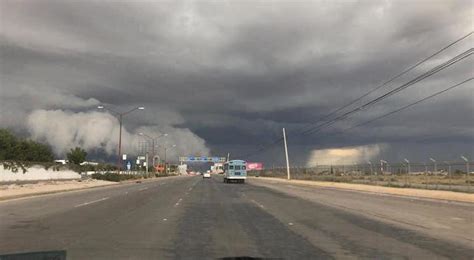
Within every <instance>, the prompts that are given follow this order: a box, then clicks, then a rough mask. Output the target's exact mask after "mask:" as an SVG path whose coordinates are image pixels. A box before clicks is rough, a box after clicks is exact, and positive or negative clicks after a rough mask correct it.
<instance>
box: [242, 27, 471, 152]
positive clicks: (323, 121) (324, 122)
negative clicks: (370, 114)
mask: <svg viewBox="0 0 474 260" xmlns="http://www.w3.org/2000/svg"><path fill="white" fill-rule="evenodd" d="M473 33H474V32H472V31H471V32H469V33H468V34H466V35H464V36H462V37H461V38H458V39H457V40H455V41H453V42H451V43H449V44H448V45H446V46H444V47H443V48H441V49H439V50H438V51H436V52H434V53H433V54H431V55H429V56H428V57H426V58H424V59H423V60H421V61H419V62H417V63H415V64H414V65H412V66H410V67H409V68H407V69H405V70H403V71H402V72H401V73H399V74H397V75H395V76H394V77H392V78H390V79H389V80H387V81H385V82H384V83H382V84H380V85H378V86H376V87H375V88H373V89H371V90H369V91H368V92H366V93H365V94H363V95H361V96H359V97H358V98H356V99H354V100H352V101H350V102H349V103H347V104H345V105H343V106H341V107H339V108H337V109H335V110H334V111H333V112H330V113H329V114H327V115H324V116H323V117H322V118H320V119H318V120H317V121H315V122H312V123H309V124H307V125H306V126H304V127H302V128H300V129H299V130H297V131H296V132H295V134H293V135H292V136H306V135H310V134H314V133H317V132H319V131H321V130H323V129H324V128H327V127H329V126H331V125H333V124H335V123H337V122H339V121H342V120H344V119H346V118H348V117H349V116H351V115H352V114H355V113H359V112H361V111H363V110H365V109H367V108H369V107H371V106H373V105H375V104H377V103H379V102H380V101H382V100H384V99H386V98H388V97H390V96H392V95H395V94H397V93H399V92H401V91H404V90H405V89H407V88H409V87H411V86H412V85H414V84H416V83H418V82H420V81H422V80H424V79H426V78H428V77H430V76H432V75H434V74H436V73H438V72H440V71H442V70H444V69H447V68H448V67H450V66H452V65H454V64H456V63H458V62H460V61H462V60H464V59H466V58H468V57H469V56H471V55H472V54H474V48H469V49H468V50H466V51H464V52H462V53H460V54H458V55H456V56H455V57H453V58H451V59H449V60H448V61H445V62H443V63H442V64H440V65H438V66H436V67H434V68H432V69H430V70H428V71H427V72H424V73H422V74H421V75H419V76H417V77H415V78H414V79H412V80H410V81H408V82H406V83H404V84H402V85H400V86H398V87H396V88H394V89H392V90H390V91H388V92H386V93H384V94H382V95H379V96H378V97H376V98H373V99H371V100H370V101H368V102H365V103H364V104H362V105H359V106H357V107H355V108H353V109H351V110H349V111H347V112H345V113H343V114H340V115H338V113H339V112H341V111H343V110H344V109H346V108H348V107H350V106H352V105H354V104H356V103H357V102H358V101H361V100H362V99H364V98H365V97H367V96H369V95H370V94H372V93H373V92H375V91H377V90H379V89H381V88H383V87H385V86H387V85H389V84H390V83H392V82H394V81H395V80H396V79H398V78H400V77H401V76H403V75H405V74H407V73H408V72H410V71H412V70H413V69H415V68H417V67H419V66H420V65H422V64H423V63H425V62H427V61H428V60H430V59H432V58H434V57H435V56H437V55H438V54H440V53H442V52H444V51H445V50H447V49H449V48H450V47H452V46H454V45H455V44H457V43H459V42H461V41H463V40H465V39H466V38H468V37H470V36H471V35H472V34H473ZM472 79H473V77H470V78H468V79H466V80H463V81H461V82H459V83H457V84H455V85H453V86H450V87H448V88H446V89H444V90H442V91H438V92H436V93H434V94H432V95H429V96H427V97H425V98H422V99H420V100H417V101H415V102H413V103H410V104H408V105H406V106H403V107H401V108H399V109H396V110H393V111H391V112H389V113H386V114H383V115H381V116H378V117H376V118H373V119H371V120H368V121H365V122H363V123H360V124H357V125H354V126H352V127H350V128H346V129H344V130H342V131H339V132H337V134H341V133H344V132H347V131H349V130H351V129H354V128H356V127H360V126H363V125H366V124H369V123H372V122H374V121H376V120H380V119H382V118H385V117H387V116H390V115H392V114H395V113H398V112H400V111H402V110H405V109H407V108H409V107H412V106H414V105H416V104H419V103H421V102H424V101H426V100H429V99H431V98H434V97H436V96H438V95H441V94H443V93H445V92H447V91H449V90H452V89H454V88H456V87H459V86H461V85H463V84H465V83H467V82H469V81H471V80H472ZM331 118H332V119H331ZM288 136H289V135H288ZM282 141H283V137H280V138H277V139H275V140H274V141H272V142H270V143H267V144H264V145H260V147H259V148H258V149H256V150H255V151H252V152H250V153H248V154H244V155H241V156H240V158H242V159H246V158H249V157H252V156H254V155H256V154H259V153H261V152H263V151H265V150H267V149H269V148H271V147H273V146H275V145H277V144H279V143H281V142H282Z"/></svg>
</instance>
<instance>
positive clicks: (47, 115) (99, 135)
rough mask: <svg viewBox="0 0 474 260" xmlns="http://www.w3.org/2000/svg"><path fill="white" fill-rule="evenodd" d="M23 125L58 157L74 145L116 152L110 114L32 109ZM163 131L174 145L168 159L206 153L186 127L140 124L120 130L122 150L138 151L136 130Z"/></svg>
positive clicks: (115, 124)
mask: <svg viewBox="0 0 474 260" xmlns="http://www.w3.org/2000/svg"><path fill="white" fill-rule="evenodd" d="M26 127H27V129H28V131H29V132H30V134H31V137H32V138H33V139H35V140H40V141H44V142H47V143H48V144H50V145H51V147H52V149H53V151H54V152H55V153H56V155H58V156H64V154H65V153H66V152H67V151H68V150H69V149H71V148H73V147H76V146H79V147H82V148H84V149H85V150H87V151H98V152H101V151H102V152H104V153H106V154H108V155H112V154H115V153H116V152H117V148H118V135H119V122H118V120H117V119H116V118H115V117H114V116H112V115H111V114H109V113H104V112H96V111H95V112H77V113H76V112H71V111H63V110H35V111H33V112H32V113H31V114H30V115H29V116H28V118H27V123H26ZM163 131H166V133H168V136H167V137H166V139H167V140H165V143H164V145H173V144H175V145H176V147H175V148H174V149H172V150H171V149H170V151H169V158H174V157H176V156H177V155H184V154H185V153H186V154H187V153H199V154H202V155H208V154H209V149H208V148H207V147H206V144H205V141H204V140H203V139H201V138H199V137H198V136H196V135H194V134H193V133H192V132H191V131H190V130H189V129H181V128H174V127H172V126H161V127H159V126H146V127H140V128H137V129H136V130H135V131H134V132H133V133H132V132H129V131H127V130H126V129H125V128H124V129H122V151H123V153H127V154H132V155H133V154H134V155H137V154H138V153H139V151H138V150H137V144H138V142H139V141H140V140H141V139H142V138H143V137H140V136H139V135H138V133H140V132H144V133H145V134H147V135H150V136H158V135H160V133H163ZM158 154H159V153H158Z"/></svg>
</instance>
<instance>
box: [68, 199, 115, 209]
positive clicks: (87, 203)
mask: <svg viewBox="0 0 474 260" xmlns="http://www.w3.org/2000/svg"><path fill="white" fill-rule="evenodd" d="M107 199H109V197H105V198H102V199H98V200H93V201H89V202H84V203H82V204H78V205H76V206H74V207H75V208H77V207H82V206H86V205H89V204H92V203H96V202H100V201H104V200H107Z"/></svg>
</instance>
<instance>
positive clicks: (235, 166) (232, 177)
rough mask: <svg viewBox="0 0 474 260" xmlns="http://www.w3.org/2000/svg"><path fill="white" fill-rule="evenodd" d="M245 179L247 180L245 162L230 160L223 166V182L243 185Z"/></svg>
mask: <svg viewBox="0 0 474 260" xmlns="http://www.w3.org/2000/svg"><path fill="white" fill-rule="evenodd" d="M245 179H247V169H246V166H245V161H243V160H231V161H228V162H226V163H225V164H224V182H226V183H229V182H232V181H236V182H239V183H244V182H245Z"/></svg>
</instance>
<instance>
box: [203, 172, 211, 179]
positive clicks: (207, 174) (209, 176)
mask: <svg viewBox="0 0 474 260" xmlns="http://www.w3.org/2000/svg"><path fill="white" fill-rule="evenodd" d="M202 178H203V179H204V178H211V173H210V172H209V171H207V172H205V173H204V174H203V175H202Z"/></svg>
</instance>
